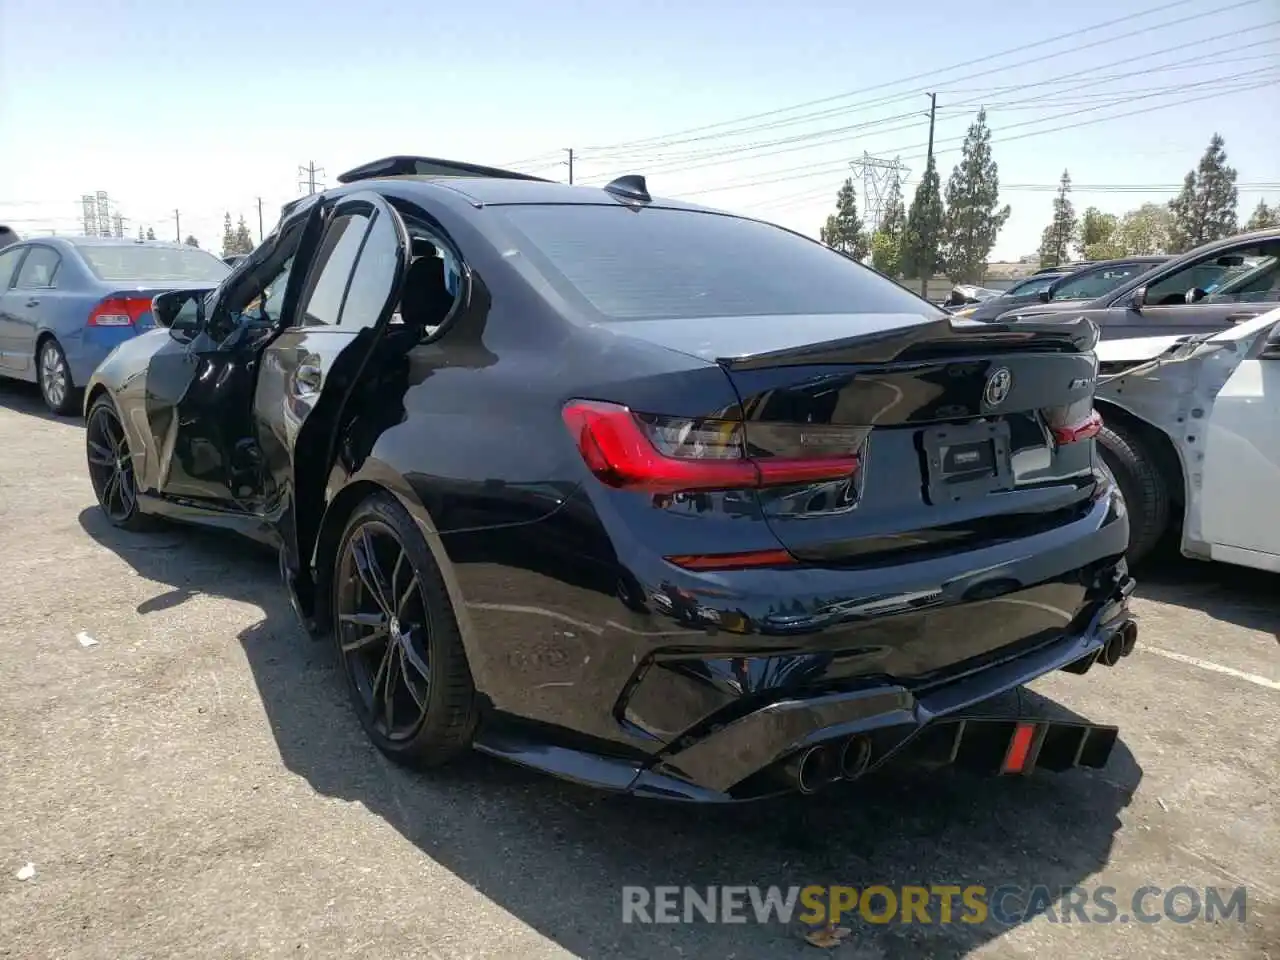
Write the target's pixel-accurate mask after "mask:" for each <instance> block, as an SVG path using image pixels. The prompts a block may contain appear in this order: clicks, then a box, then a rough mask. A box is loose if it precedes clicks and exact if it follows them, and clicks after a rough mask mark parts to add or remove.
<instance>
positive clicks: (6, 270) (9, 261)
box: [0, 247, 26, 293]
mask: <svg viewBox="0 0 1280 960" xmlns="http://www.w3.org/2000/svg"><path fill="white" fill-rule="evenodd" d="M25 252H26V247H19V248H18V249H16V250H6V251H5V252H4V253H0V293H4V292H5V291H6V290H8V289H9V282H10V281H11V280H13V271H15V270H17V269H18V261H19V260H21V259H22V255H23V254H24V253H25Z"/></svg>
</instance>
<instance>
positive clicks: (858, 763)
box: [840, 736, 871, 780]
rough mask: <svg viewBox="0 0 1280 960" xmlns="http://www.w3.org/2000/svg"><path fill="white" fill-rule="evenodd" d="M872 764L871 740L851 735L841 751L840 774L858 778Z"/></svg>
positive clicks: (845, 776)
mask: <svg viewBox="0 0 1280 960" xmlns="http://www.w3.org/2000/svg"><path fill="white" fill-rule="evenodd" d="M869 766H871V741H870V740H869V739H867V738H866V737H862V736H858V737H850V738H849V739H848V740H846V741H845V744H844V749H843V750H841V751H840V776H842V777H844V779H846V780H857V779H858V778H859V777H860V776H862V775H863V774H864V773H866V772H867V768H868V767H869Z"/></svg>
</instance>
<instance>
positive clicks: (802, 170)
mask: <svg viewBox="0 0 1280 960" xmlns="http://www.w3.org/2000/svg"><path fill="white" fill-rule="evenodd" d="M1269 69H1270V68H1262V69H1261V70H1253V71H1246V72H1245V73H1243V74H1239V75H1236V76H1233V77H1232V78H1231V79H1239V78H1242V77H1245V76H1248V75H1249V74H1258V73H1262V72H1265V71H1267V70H1269ZM1221 79H1223V78H1219V77H1215V78H1213V79H1212V80H1204V81H1200V82H1199V83H1194V84H1180V85H1178V86H1176V87H1171V88H1170V89H1169V90H1168V92H1167V93H1165V94H1163V96H1172V95H1175V94H1181V93H1183V92H1184V91H1186V90H1189V89H1192V88H1195V87H1200V86H1204V85H1205V84H1207V83H1214V82H1218V81H1220V80H1221ZM1274 82H1275V81H1273V80H1266V81H1263V82H1261V83H1253V84H1250V85H1248V86H1244V87H1238V88H1235V89H1234V90H1233V91H1231V92H1241V91H1247V90H1255V89H1259V88H1261V87H1265V86H1270V85H1271V84H1273V83H1274ZM1222 92H1223V91H1220V90H1213V91H1210V92H1209V93H1208V94H1206V95H1204V96H1200V97H1193V98H1191V99H1189V100H1187V99H1184V100H1179V101H1177V102H1175V103H1163V104H1155V105H1152V106H1150V107H1147V108H1144V109H1141V110H1138V111H1131V112H1128V113H1118V114H1112V115H1109V116H1105V117H1096V118H1094V119H1092V120H1087V121H1082V122H1080V123H1072V124H1066V125H1063V126H1060V127H1052V128H1049V129H1046V130H1036V131H1032V132H1030V133H1027V134H1019V135H1016V136H1013V137H1005V136H1001V137H998V138H996V137H993V138H992V143H993V144H997V143H1005V142H1008V141H1011V140H1022V139H1025V138H1026V137H1028V136H1040V135H1042V134H1047V133H1057V132H1059V131H1061V130H1071V129H1075V128H1077V127H1081V126H1087V125H1088V124H1091V123H1103V122H1105V121H1107V120H1115V119H1119V118H1121V117H1128V116H1134V115H1136V114H1139V113H1148V112H1151V111H1153V110H1160V109H1165V108H1167V107H1171V106H1178V105H1179V104H1182V103H1194V102H1198V101H1200V100H1205V99H1210V98H1212V97H1216V96H1220V95H1221V94H1222ZM1148 99H1151V96H1150V95H1148V94H1144V95H1141V96H1137V97H1121V98H1119V99H1116V100H1114V101H1111V102H1109V103H1102V104H1094V105H1091V106H1088V107H1082V108H1078V109H1075V110H1069V111H1067V112H1065V113H1057V114H1051V115H1049V116H1045V117H1035V118H1032V119H1030V120H1022V121H1019V122H1017V123H1013V124H1008V125H1007V126H1005V127H1003V128H1002V130H1010V129H1015V128H1017V127H1024V126H1029V125H1032V124H1037V123H1047V122H1050V121H1053V120H1060V119H1064V118H1066V117H1071V116H1078V115H1080V114H1082V113H1088V112H1091V111H1094V110H1100V109H1105V108H1106V107H1114V106H1119V105H1121V104H1124V103H1130V102H1132V101H1134V100H1148ZM895 129H906V128H895ZM882 132H885V133H889V132H893V131H892V130H887V131H882ZM963 141H964V137H963V136H958V137H950V138H948V139H946V140H944V141H942V142H943V143H962V142H963ZM924 146H926V144H923V143H917V144H912V145H911V146H908V147H900V148H897V149H894V150H882V151H880V152H881V153H885V154H900V153H902V152H903V151H905V150H917V149H919V148H921V147H924ZM941 152H943V153H950V152H952V151H950V150H944V151H941ZM903 159H904V160H911V159H917V160H918V159H923V157H922V156H917V157H904V158H903ZM847 162H848V161H846V160H840V161H830V162H826V163H824V164H823V166H824V169H822V170H818V169H815V168H814V166H813V165H812V164H806V165H803V166H799V167H788V168H783V169H779V170H771V171H767V172H763V173H761V174H758V175H757V176H763V177H766V178H772V177H775V176H776V177H777V179H749V180H743V181H736V182H731V183H725V184H720V185H717V186H714V187H707V188H705V189H703V190H695V191H692V192H691V193H688V194H686V195H687V196H698V195H700V194H704V193H718V192H720V191H723V190H736V189H741V188H743V187H748V186H763V185H765V184H770V183H781V182H786V181H788V180H792V179H802V178H803V177H810V176H822V175H825V174H830V173H833V172H836V169H843V168H845V167H846V165H847ZM833 167H834V168H835V169H826V168H833ZM690 169H691V168H690ZM790 173H795V174H798V176H794V177H791V176H782V175H783V174H790Z"/></svg>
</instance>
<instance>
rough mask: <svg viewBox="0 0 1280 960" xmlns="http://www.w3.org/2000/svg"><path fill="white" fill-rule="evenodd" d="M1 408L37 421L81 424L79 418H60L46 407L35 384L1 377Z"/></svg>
mask: <svg viewBox="0 0 1280 960" xmlns="http://www.w3.org/2000/svg"><path fill="white" fill-rule="evenodd" d="M0 407H4V408H5V409H6V410H12V411H13V412H14V413H25V414H26V415H27V416H29V417H35V418H36V419H37V420H48V421H49V422H50V423H79V422H80V419H79V418H78V417H74V416H71V417H60V416H58V415H57V414H56V413H53V412H52V411H50V409H49V408H48V407H46V406H45V405H44V400H42V399H41V397H40V388H39V387H38V386H36V385H35V384H34V383H27V382H26V381H23V380H9V379H7V378H3V377H0Z"/></svg>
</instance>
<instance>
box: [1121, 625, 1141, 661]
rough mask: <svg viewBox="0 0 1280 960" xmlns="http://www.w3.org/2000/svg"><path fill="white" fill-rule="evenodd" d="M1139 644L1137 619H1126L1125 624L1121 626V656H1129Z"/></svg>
mask: <svg viewBox="0 0 1280 960" xmlns="http://www.w3.org/2000/svg"><path fill="white" fill-rule="evenodd" d="M1137 644H1138V623H1137V621H1135V620H1126V621H1125V624H1124V626H1123V627H1121V628H1120V656H1122V657H1127V656H1129V654H1131V653H1133V648H1134V647H1135V646H1137Z"/></svg>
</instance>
